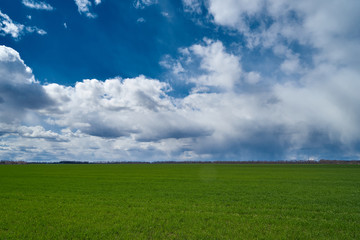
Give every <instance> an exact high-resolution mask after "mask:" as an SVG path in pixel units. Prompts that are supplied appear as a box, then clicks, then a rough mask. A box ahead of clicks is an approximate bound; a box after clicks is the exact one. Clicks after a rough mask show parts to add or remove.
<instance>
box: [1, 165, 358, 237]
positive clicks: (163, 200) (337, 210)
mask: <svg viewBox="0 0 360 240" xmlns="http://www.w3.org/2000/svg"><path fill="white" fill-rule="evenodd" d="M0 239H360V165H295V164H294V165H292V164H291V165H290V164H288V165H260V164H259V165H258V164H254V165H251V164H246V165H245V164H79V165H77V164H67V165H65V164H63V165H59V164H51V165H50V164H48V165H45V164H39V165H36V164H28V165H0Z"/></svg>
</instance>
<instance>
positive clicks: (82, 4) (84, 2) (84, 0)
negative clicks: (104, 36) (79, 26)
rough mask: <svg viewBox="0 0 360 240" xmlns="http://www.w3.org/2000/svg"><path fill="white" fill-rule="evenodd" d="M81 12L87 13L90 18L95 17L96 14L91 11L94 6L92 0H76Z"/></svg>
mask: <svg viewBox="0 0 360 240" xmlns="http://www.w3.org/2000/svg"><path fill="white" fill-rule="evenodd" d="M75 4H76V5H77V7H78V11H79V13H83V14H85V15H86V16H87V17H88V18H95V17H96V14H94V13H92V12H91V11H90V8H91V6H92V4H91V2H90V0H75Z"/></svg>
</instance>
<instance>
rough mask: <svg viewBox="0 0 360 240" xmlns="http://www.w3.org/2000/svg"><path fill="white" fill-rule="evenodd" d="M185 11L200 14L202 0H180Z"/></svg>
mask: <svg viewBox="0 0 360 240" xmlns="http://www.w3.org/2000/svg"><path fill="white" fill-rule="evenodd" d="M182 3H183V6H184V10H185V12H191V13H196V14H201V12H202V9H201V7H202V1H200V0H182Z"/></svg>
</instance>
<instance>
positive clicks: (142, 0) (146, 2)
mask: <svg viewBox="0 0 360 240" xmlns="http://www.w3.org/2000/svg"><path fill="white" fill-rule="evenodd" d="M153 4H158V0H135V1H134V3H133V5H134V7H135V8H137V9H144V8H146V7H148V6H150V5H153Z"/></svg>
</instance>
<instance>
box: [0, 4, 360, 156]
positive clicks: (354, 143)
mask: <svg viewBox="0 0 360 240" xmlns="http://www.w3.org/2000/svg"><path fill="white" fill-rule="evenodd" d="M359 7H360V3H359V2H358V1H355V0H349V1H346V2H344V1H339V0H331V1H321V0H319V1H316V2H313V1H310V0H304V1H301V2H295V1H282V0H277V1H275V0H271V1H264V0H254V1H248V0H178V1H162V0H135V1H134V0H129V1H116V0H94V1H93V0H68V1H58V0H44V1H39V0H11V1H10V0H6V1H2V2H1V3H0V45H1V47H0V72H1V75H0V158H1V159H8V160H29V161H34V160H36V161H59V160H90V161H122V160H123V161H132V160H137V161H138V160H144V161H157V160H284V159H286V160H291V159H320V158H330V159H335V158H337V159H358V158H359V155H360V137H359V136H360V128H359V127H358V122H360V107H359V104H358V103H359V100H360V97H359V95H360V94H358V90H359V89H360V81H359V79H360V73H359V69H360V68H359V66H360V60H359V58H358V56H359V54H360V41H359V40H360V39H359V38H360V30H359V27H358V26H357V23H358V22H359V20H360V19H359V18H360V17H359V16H358V13H357V9H359Z"/></svg>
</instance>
